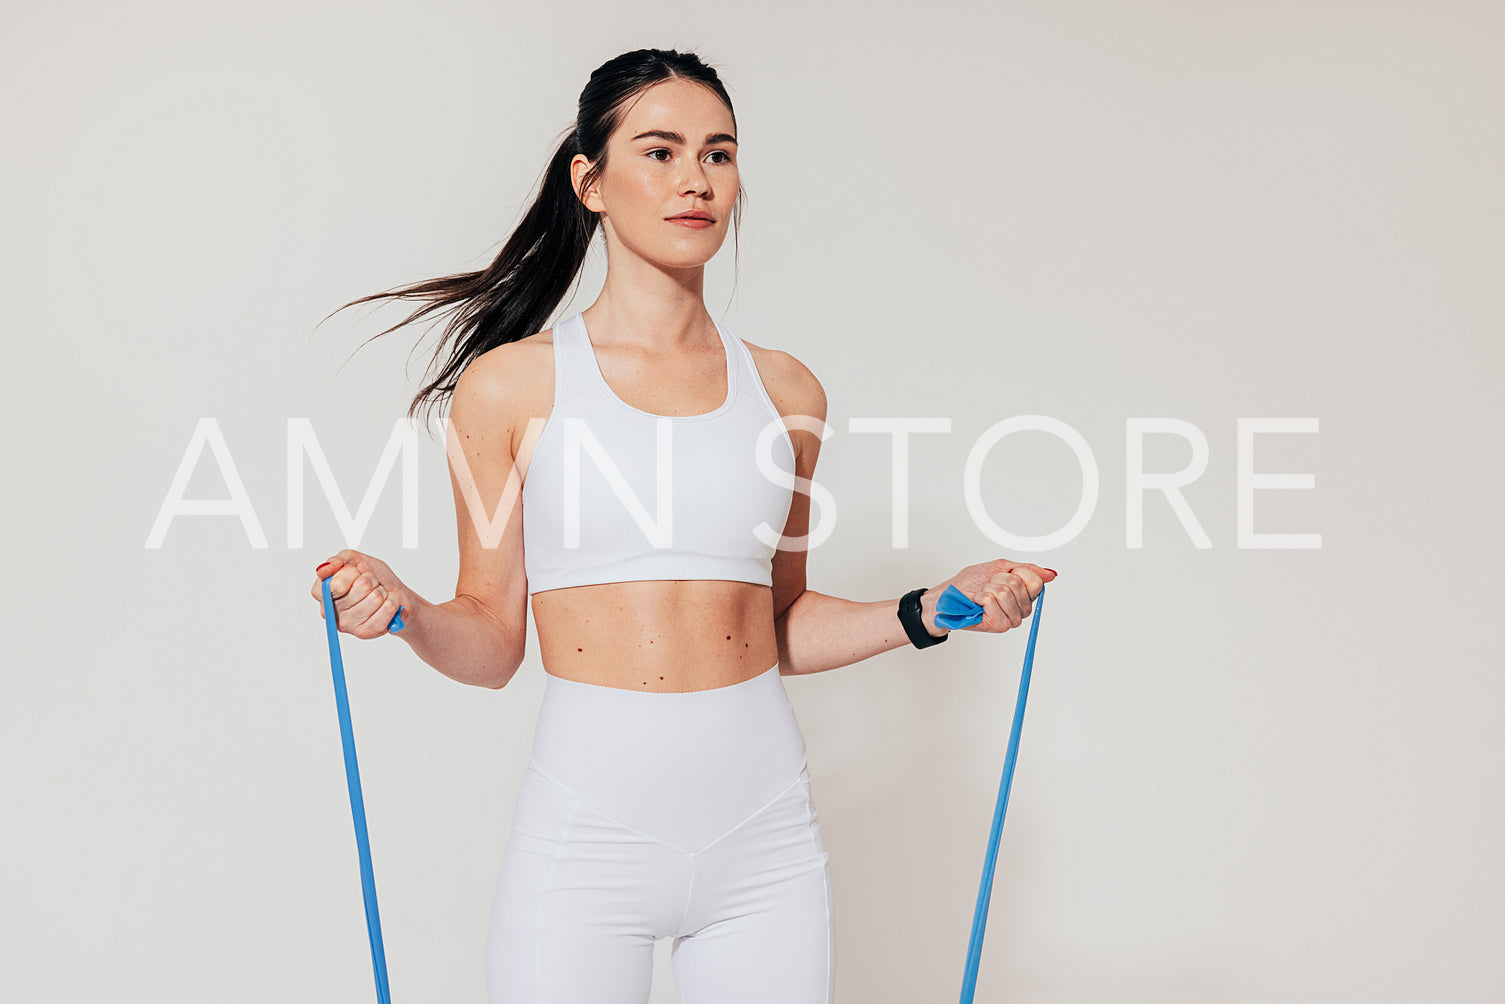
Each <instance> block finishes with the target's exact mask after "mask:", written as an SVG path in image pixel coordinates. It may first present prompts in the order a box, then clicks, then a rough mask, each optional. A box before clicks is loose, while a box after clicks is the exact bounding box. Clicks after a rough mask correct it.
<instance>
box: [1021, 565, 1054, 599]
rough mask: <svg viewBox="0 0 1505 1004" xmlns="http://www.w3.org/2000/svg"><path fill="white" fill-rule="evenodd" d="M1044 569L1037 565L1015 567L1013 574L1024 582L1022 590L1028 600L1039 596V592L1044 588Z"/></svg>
mask: <svg viewBox="0 0 1505 1004" xmlns="http://www.w3.org/2000/svg"><path fill="white" fill-rule="evenodd" d="M1044 572H1045V569H1043V568H1041V567H1040V566H1039V565H1015V566H1014V574H1015V575H1017V576H1019V578H1021V579H1023V580H1024V588H1025V591H1026V593H1027V595H1028V597H1029V598H1030V599H1034V598H1035V597H1036V596H1039V595H1040V590H1042V589H1044V588H1045V583H1046V581H1047V580H1046V578H1045V575H1044V574H1043V573H1044Z"/></svg>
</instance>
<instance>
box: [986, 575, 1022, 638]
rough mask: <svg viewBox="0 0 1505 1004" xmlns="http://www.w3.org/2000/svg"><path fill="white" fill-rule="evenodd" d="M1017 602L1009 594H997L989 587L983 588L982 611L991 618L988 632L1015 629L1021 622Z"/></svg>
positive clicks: (1005, 592)
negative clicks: (986, 612)
mask: <svg viewBox="0 0 1505 1004" xmlns="http://www.w3.org/2000/svg"><path fill="white" fill-rule="evenodd" d="M1018 602H1019V601H1018V600H1017V599H1016V598H1015V597H1014V594H1013V593H1011V592H1007V591H1003V592H999V591H997V590H995V589H994V588H993V587H991V586H985V587H983V604H982V605H983V609H984V610H986V611H988V613H989V614H991V616H992V622H993V623H992V625H991V626H989V627H988V628H987V630H989V631H995V632H999V633H1001V632H1004V631H1007V630H1008V629H1009V628H1016V627H1018V626H1019V625H1020V623H1021V622H1022V621H1023V618H1022V617H1021V616H1020V615H1019V611H1018Z"/></svg>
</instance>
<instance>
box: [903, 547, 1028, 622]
mask: <svg viewBox="0 0 1505 1004" xmlns="http://www.w3.org/2000/svg"><path fill="white" fill-rule="evenodd" d="M1055 577H1056V570H1055V569H1053V568H1043V567H1041V566H1040V565H1033V564H1030V563H1029V562H1027V561H1010V560H1008V559H1007V558H995V559H994V560H992V561H984V562H982V563H981V564H978V565H968V566H967V567H966V568H963V569H962V570H961V571H960V572H957V573H956V574H955V575H953V576H952V577H951V578H949V579H947V580H946V581H945V582H942V583H940V584H939V585H937V586H934V587H932V588H931V589H930V590H927V595H926V596H925V597H924V598H923V601H922V603H921V606H922V614H923V618H922V619H923V622H924V624H925V627H926V629H927V630H929V631H930V633H931V634H936V633H937V632H938V630H939V629H937V628H936V626H935V603H936V601H937V600H939V599H940V596H941V593H943V592H945V591H946V587H947V586H948V585H950V586H955V587H956V588H957V589H960V590H961V591H962V592H963V593H965V594H966V596H967V599H969V600H971V601H972V602H973V603H977V604H980V605H981V606H982V608H983V614H982V620H980V621H978V622H977V623H976V624H969V625H967V626H966V627H964V628H961V629H960V630H962V631H988V632H991V633H993V634H1001V633H1002V632H1004V631H1007V630H1009V629H1010V628H1016V627H1018V626H1019V625H1021V624H1023V623H1024V618H1026V617H1028V616H1029V614H1030V611H1031V610H1032V609H1033V607H1034V603H1033V601H1034V599H1035V597H1037V596H1039V595H1040V590H1042V589H1044V588H1045V583H1047V582H1051V581H1053V580H1054V579H1055Z"/></svg>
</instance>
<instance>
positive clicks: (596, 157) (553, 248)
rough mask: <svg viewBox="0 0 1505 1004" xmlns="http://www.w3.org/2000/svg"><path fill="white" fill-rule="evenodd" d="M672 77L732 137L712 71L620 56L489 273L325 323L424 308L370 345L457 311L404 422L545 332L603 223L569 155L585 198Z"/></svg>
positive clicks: (431, 284)
mask: <svg viewBox="0 0 1505 1004" xmlns="http://www.w3.org/2000/svg"><path fill="white" fill-rule="evenodd" d="M674 78H683V79H686V80H691V81H694V82H696V83H699V84H703V85H704V86H706V87H708V88H710V89H711V90H713V91H715V92H716V94H717V95H718V96H719V97H720V98H721V100H722V101H724V102H726V107H727V110H728V111H732V122H733V126H734V128H735V123H736V112H735V111H733V110H732V99H731V97H730V96H728V95H727V93H726V88H725V87H723V86H722V84H721V78H720V77H719V76H718V75H717V74H716V71H715V70H714V69H712V68H711V67H710V66H708V65H707V64H706V63H704V62H702V61H701V59H700V57H699V56H697V55H696V54H694V53H693V52H676V51H675V50H673V49H635V50H633V51H632V52H624V53H623V54H622V55H620V56H617V57H615V58H614V59H610V60H607V61H606V62H605V63H602V64H601V65H600V66H599V67H597V68H596V70H595V71H594V72H593V73H591V76H590V82H589V83H587V84H586V85H585V89H584V90H582V91H581V92H580V101H579V106H578V109H577V111H576V113H575V124H574V128H572V129H571V130H570V133H569V135H568V136H566V137H565V138H564V140H563V142H561V143H560V144H559V147H558V148H557V149H556V150H555V151H554V155H553V157H551V158H550V160H549V164H548V166H547V167H546V168H545V169H544V175H543V183H542V186H541V188H540V190H539V193H538V197H537V198H536V199H534V201H533V204H532V205H531V206H529V207H528V210H527V212H526V213H525V214H524V216H523V218H522V222H521V223H519V224H518V225H517V229H515V230H514V231H513V232H512V235H511V236H510V237H509V238H507V242H506V244H505V245H504V246H503V247H502V250H501V252H500V253H499V254H498V255H497V256H496V259H495V260H494V261H492V263H491V264H490V265H488V266H487V267H486V268H484V269H482V270H480V271H477V272H462V273H460V274H457V275H449V276H444V277H441V278H438V279H428V280H425V281H422V282H416V283H413V284H411V285H407V286H401V287H398V288H396V289H391V290H387V291H386V292H382V293H373V294H371V295H370V296H363V297H361V298H360V299H358V300H351V301H350V302H349V303H347V304H345V305H344V306H343V307H340V308H339V309H337V310H335V311H334V312H333V313H331V314H330V315H328V317H333V316H334V314H338V313H339V312H340V311H341V310H344V309H345V307H353V306H355V305H356V304H359V303H366V302H368V301H372V300H383V299H409V300H428V301H430V302H429V303H428V305H427V306H423V307H420V308H418V309H417V310H415V311H413V313H411V314H409V315H408V316H407V317H406V318H405V319H403V320H402V321H399V322H398V323H397V324H394V325H392V327H390V328H388V329H387V330H386V331H382V332H379V333H378V334H375V335H372V336H371V338H369V339H367V342H369V341H371V340H372V339H375V338H380V337H381V336H382V335H385V334H388V333H389V332H391V331H395V330H396V329H397V328H400V327H403V326H404V325H407V324H411V323H412V322H414V321H416V320H419V319H420V318H422V317H425V316H427V315H429V314H432V313H434V312H436V311H444V310H448V309H451V308H458V310H457V312H456V314H455V316H454V318H453V319H452V320H451V321H450V323H449V324H448V326H447V327H446V328H445V330H444V334H443V336H442V337H441V338H440V340H439V345H438V346H437V347H436V349H435V350H434V361H433V363H431V364H430V367H429V370H430V371H432V370H433V368H434V366H435V365H438V367H439V372H438V376H436V377H435V378H434V379H433V380H432V381H431V382H430V383H429V384H428V385H426V386H425V387H424V388H423V389H422V390H420V391H419V392H418V395H417V396H416V397H414V398H413V401H412V404H410V405H409V407H408V412H407V413H408V417H409V418H412V417H413V415H414V414H415V413H416V412H417V411H418V410H419V408H420V407H423V406H425V402H427V406H429V407H431V406H433V405H435V404H437V403H438V402H439V401H440V400H442V399H443V398H444V397H446V396H448V395H450V394H452V393H453V391H454V389H455V383H456V381H457V380H458V379H459V376H460V374H461V373H463V372H464V371H465V367H466V366H468V365H469V364H470V362H471V361H472V360H474V359H475V358H476V357H477V356H479V355H481V354H482V353H483V352H486V351H487V350H489V349H493V348H495V347H496V346H498V345H502V344H504V343H506V342H513V341H517V340H518V339H520V338H526V337H527V336H528V335H531V334H533V333H534V332H537V331H541V330H543V328H544V326H545V322H546V321H548V319H549V317H550V315H551V314H552V313H553V312H554V309H555V308H556V307H558V306H559V303H560V301H561V300H562V299H563V298H564V295H565V293H566V292H567V291H568V290H569V288H570V286H571V285H572V284H573V283H574V282H575V280H576V279H577V278H578V276H579V272H580V266H581V265H582V264H584V262H585V255H586V252H587V251H588V250H589V248H590V243H591V238H592V237H594V236H595V233H596V228H597V227H598V226H599V225H600V222H601V221H600V217H599V216H598V215H597V214H596V213H594V212H592V211H591V210H589V209H587V208H586V207H585V204H584V203H583V202H582V201H581V200H580V197H579V195H578V194H577V193H576V191H575V190H574V188H573V186H572V184H571V178H570V161H571V160H573V159H574V157H575V155H576V154H584V155H585V156H586V157H587V158H589V159H590V160H591V162H592V163H591V168H590V172H589V173H588V174H587V175H586V176H585V178H584V179H583V181H582V191H583V190H585V189H588V188H589V187H590V185H591V184H592V183H593V182H594V181H595V180H596V179H597V178H598V177H599V176H600V174H601V172H602V171H603V170H604V169H605V167H606V141H607V139H608V138H609V137H610V136H611V135H612V133H613V132H614V131H615V130H616V129H617V128H618V127H619V126H620V125H621V123H622V120H623V119H624V118H625V117H626V114H627V108H628V106H629V105H630V104H631V102H632V101H633V99H635V98H636V97H637V96H638V95H639V94H641V93H642V92H643V91H645V90H646V89H648V88H649V87H651V86H653V85H654V84H657V83H660V82H662V81H665V80H671V79H674ZM743 201H744V193H743V192H742V191H741V190H740V189H739V190H738V192H737V198H736V201H735V203H734V205H733V211H732V220H733V227H734V231H733V233H734V236H733V239H734V241H735V227H736V226H737V224H738V223H740V221H741V215H742V214H741V211H742V203H743ZM328 317H326V318H325V320H328ZM319 323H320V324H322V323H324V322H323V321H320V322H319ZM451 339H453V341H454V345H453V347H452V348H451V349H450V351H449V353H448V357H447V358H444V359H443V360H442V363H441V361H440V360H441V356H443V355H444V352H445V345H446V343H448V342H450V340H451ZM362 344H363V345H364V344H365V343H362Z"/></svg>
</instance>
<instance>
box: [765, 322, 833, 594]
mask: <svg viewBox="0 0 1505 1004" xmlns="http://www.w3.org/2000/svg"><path fill="white" fill-rule="evenodd" d="M773 355H774V356H775V357H776V358H777V360H778V361H777V366H776V369H777V374H776V375H775V374H770V375H771V376H774V379H773V380H771V381H765V385H766V386H767V387H768V392H769V396H770V397H772V398H773V400H774V404H775V405H776V406H777V407H778V410H779V413H780V414H782V415H783V416H784V419H785V424H786V425H789V426H793V423H794V422H796V421H799V420H801V419H803V421H804V422H805V423H806V424H808V425H813V426H814V428H815V429H816V430H817V431H810V430H809V429H804V428H795V427H791V428H790V430H789V438H790V440H791V442H793V444H794V475H795V487H794V498H793V499H792V500H791V502H790V505H789V517H788V519H787V520H786V522H785V524H784V538H785V539H784V540H782V541H781V542H780V544H779V549H778V551H776V552H775V553H774V556H773V615H774V619H775V620H777V619H778V618H779V617H782V616H783V615H784V611H785V610H787V609H788V608H789V606H790V604H792V603H793V602H794V601H795V600H797V599H799V596H800V594H801V593H803V592H804V591H805V555H806V553H807V548H808V546H809V543H808V540H802V539H800V538H806V537H807V536H808V534H809V533H810V482H811V480H812V479H813V478H814V476H815V462H816V460H817V459H818V458H819V457H820V445H821V432H820V431H819V430H822V429H824V428H825V422H826V390H825V388H824V387H823V386H821V382H820V381H819V380H818V379H816V376H815V374H814V373H812V372H810V370H809V369H808V368H807V367H806V366H805V364H804V363H802V362H800V361H799V360H798V359H796V358H795V357H794V356H792V355H790V354H789V353H787V352H777V353H774V354H773ZM790 538H794V539H792V540H791V539H790Z"/></svg>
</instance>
